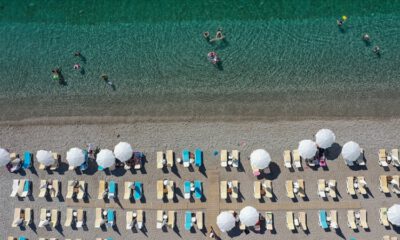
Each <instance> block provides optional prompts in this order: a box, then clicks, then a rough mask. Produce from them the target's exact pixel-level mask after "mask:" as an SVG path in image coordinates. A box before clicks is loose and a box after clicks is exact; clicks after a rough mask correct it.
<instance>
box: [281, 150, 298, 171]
mask: <svg viewBox="0 0 400 240" xmlns="http://www.w3.org/2000/svg"><path fill="white" fill-rule="evenodd" d="M283 163H284V165H285V167H286V168H288V169H292V168H297V169H301V168H302V165H301V158H300V154H299V151H298V150H297V149H295V150H293V151H290V150H285V151H284V152H283Z"/></svg>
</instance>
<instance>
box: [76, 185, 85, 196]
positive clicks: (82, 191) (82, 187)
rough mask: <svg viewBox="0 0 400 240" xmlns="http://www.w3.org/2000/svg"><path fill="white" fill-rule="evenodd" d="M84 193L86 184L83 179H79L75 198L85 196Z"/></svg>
mask: <svg viewBox="0 0 400 240" xmlns="http://www.w3.org/2000/svg"><path fill="white" fill-rule="evenodd" d="M85 193H86V184H85V181H79V190H78V194H77V195H76V198H77V199H79V200H81V199H83V198H84V197H85Z"/></svg>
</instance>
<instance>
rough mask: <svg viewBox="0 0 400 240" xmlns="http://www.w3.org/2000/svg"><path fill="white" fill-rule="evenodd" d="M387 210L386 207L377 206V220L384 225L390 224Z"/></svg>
mask: <svg viewBox="0 0 400 240" xmlns="http://www.w3.org/2000/svg"><path fill="white" fill-rule="evenodd" d="M387 211H388V209H387V208H385V207H382V208H379V222H380V223H381V224H382V225H383V226H385V227H389V226H390V224H389V221H388V216H387Z"/></svg>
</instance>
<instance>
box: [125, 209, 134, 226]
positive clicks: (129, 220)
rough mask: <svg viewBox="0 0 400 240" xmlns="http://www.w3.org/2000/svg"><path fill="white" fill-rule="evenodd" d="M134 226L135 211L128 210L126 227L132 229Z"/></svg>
mask: <svg viewBox="0 0 400 240" xmlns="http://www.w3.org/2000/svg"><path fill="white" fill-rule="evenodd" d="M132 227H133V212H132V211H127V212H126V229H127V230H129V229H132Z"/></svg>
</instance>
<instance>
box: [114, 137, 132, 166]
mask: <svg viewBox="0 0 400 240" xmlns="http://www.w3.org/2000/svg"><path fill="white" fill-rule="evenodd" d="M114 154H115V157H116V158H117V159H118V160H120V161H121V162H125V161H128V160H129V159H131V158H132V154H133V149H132V146H131V145H130V144H129V143H127V142H120V143H118V144H117V145H115V147H114Z"/></svg>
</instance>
